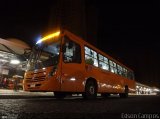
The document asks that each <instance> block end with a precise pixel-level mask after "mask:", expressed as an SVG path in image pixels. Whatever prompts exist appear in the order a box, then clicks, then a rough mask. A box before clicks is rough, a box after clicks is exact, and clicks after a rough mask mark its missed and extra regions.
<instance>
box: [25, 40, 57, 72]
mask: <svg viewBox="0 0 160 119" xmlns="http://www.w3.org/2000/svg"><path fill="white" fill-rule="evenodd" d="M59 54H60V41H58V42H53V43H40V44H37V45H36V46H35V47H34V48H33V49H32V52H31V54H30V57H29V60H28V64H27V71H33V70H35V69H42V68H46V67H50V66H54V67H56V66H57V64H58V62H59Z"/></svg>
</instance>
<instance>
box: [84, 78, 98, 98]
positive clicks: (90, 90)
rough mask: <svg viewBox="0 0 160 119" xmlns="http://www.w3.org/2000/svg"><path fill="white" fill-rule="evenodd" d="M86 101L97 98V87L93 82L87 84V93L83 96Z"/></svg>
mask: <svg viewBox="0 0 160 119" xmlns="http://www.w3.org/2000/svg"><path fill="white" fill-rule="evenodd" d="M82 96H83V98H84V99H95V98H96V97H97V85H96V82H95V81H93V80H89V81H87V82H86V86H85V92H84V93H83V94H82Z"/></svg>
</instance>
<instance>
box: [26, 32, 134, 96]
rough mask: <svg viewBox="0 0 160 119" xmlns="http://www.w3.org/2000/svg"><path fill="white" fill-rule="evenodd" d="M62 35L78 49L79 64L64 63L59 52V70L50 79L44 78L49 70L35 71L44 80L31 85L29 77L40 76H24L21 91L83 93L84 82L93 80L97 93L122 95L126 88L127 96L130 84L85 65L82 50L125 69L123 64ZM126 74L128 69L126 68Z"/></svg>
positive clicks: (65, 33) (123, 78)
mask: <svg viewBox="0 0 160 119" xmlns="http://www.w3.org/2000/svg"><path fill="white" fill-rule="evenodd" d="M64 35H66V36H68V37H69V38H70V39H71V40H72V41H74V42H76V43H78V44H79V45H80V46H81V60H82V61H81V63H64V62H63V56H62V51H61V52H60V61H59V66H58V69H57V72H56V74H55V75H54V76H51V77H48V75H49V73H50V72H51V68H46V69H45V71H42V70H37V72H42V73H44V72H46V74H45V75H46V79H45V80H44V81H37V82H33V80H32V79H34V78H33V77H36V76H37V77H40V76H41V75H42V74H41V73H38V74H34V72H35V71H28V72H26V75H25V80H24V89H25V90H26V91H53V92H54V91H62V92H84V91H85V84H86V80H87V79H89V78H94V79H95V80H96V81H97V86H98V93H124V89H125V86H128V88H129V92H134V91H135V81H134V80H131V79H128V78H125V77H123V76H120V75H118V74H115V73H112V72H111V71H107V70H103V69H100V68H99V67H96V66H93V65H89V64H86V63H85V51H84V47H85V46H86V45H87V46H89V47H90V48H92V49H94V50H95V51H96V52H97V53H100V54H102V55H104V56H106V57H107V58H108V59H111V60H112V61H114V62H116V63H117V64H119V65H121V66H123V67H125V66H124V65H123V64H121V63H119V62H118V61H116V60H114V59H113V58H112V57H110V56H108V55H107V54H105V53H103V52H101V51H100V50H98V49H97V48H95V47H94V46H92V45H90V44H88V43H87V42H85V41H84V40H82V39H81V38H79V37H77V36H76V35H74V34H72V33H70V32H68V31H65V30H64V32H63V36H64ZM125 68H127V67H125ZM127 70H131V69H129V68H127ZM131 71H132V70H131ZM29 79H30V80H29ZM32 83H33V84H35V85H36V84H41V86H39V87H38V86H37V87H31V84H32ZM28 85H29V86H28Z"/></svg>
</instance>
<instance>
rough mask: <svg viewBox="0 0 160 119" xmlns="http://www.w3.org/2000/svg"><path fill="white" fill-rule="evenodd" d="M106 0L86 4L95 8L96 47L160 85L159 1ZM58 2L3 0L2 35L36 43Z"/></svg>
mask: <svg viewBox="0 0 160 119" xmlns="http://www.w3.org/2000/svg"><path fill="white" fill-rule="evenodd" d="M105 1H106V0H103V1H102V0H88V2H87V4H86V7H92V8H93V9H94V11H91V10H90V12H89V11H88V13H87V14H88V15H90V14H93V13H92V12H95V16H94V17H95V20H92V22H94V21H95V22H96V25H97V29H96V30H97V36H96V44H97V47H98V48H99V49H101V50H102V51H104V52H106V53H108V54H109V55H111V56H113V57H114V58H116V59H117V60H119V61H120V62H122V63H123V64H125V65H126V66H128V67H130V68H131V69H133V70H134V71H135V77H136V80H137V81H138V82H141V83H144V84H148V85H151V86H159V87H160V70H159V67H160V62H159V61H160V52H159V49H158V48H159V39H160V30H159V29H160V28H159V27H160V18H159V14H160V3H159V2H133V1H132V2H117V3H115V2H105ZM56 2H57V1H56V0H45V1H38V0H37V1H36V0H34V1H33V0H32V1H31V0H14V1H13V0H4V1H3V2H2V1H1V3H0V37H1V38H4V39H5V38H17V39H21V40H24V41H26V42H27V43H29V44H31V43H35V42H36V39H37V38H38V37H39V36H40V35H41V33H42V32H44V31H46V30H47V29H48V27H49V24H50V22H51V18H52V17H51V16H53V7H54V4H56ZM92 18H93V16H92ZM91 29H92V28H88V30H91ZM93 44H94V43H93Z"/></svg>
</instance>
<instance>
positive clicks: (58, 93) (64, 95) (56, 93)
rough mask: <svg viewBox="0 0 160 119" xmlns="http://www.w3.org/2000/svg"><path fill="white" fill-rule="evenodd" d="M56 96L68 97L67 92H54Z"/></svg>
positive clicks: (58, 97)
mask: <svg viewBox="0 0 160 119" xmlns="http://www.w3.org/2000/svg"><path fill="white" fill-rule="evenodd" d="M54 97H55V98H57V99H63V98H65V97H66V94H65V93H64V92H54Z"/></svg>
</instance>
